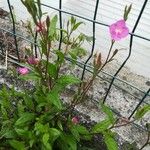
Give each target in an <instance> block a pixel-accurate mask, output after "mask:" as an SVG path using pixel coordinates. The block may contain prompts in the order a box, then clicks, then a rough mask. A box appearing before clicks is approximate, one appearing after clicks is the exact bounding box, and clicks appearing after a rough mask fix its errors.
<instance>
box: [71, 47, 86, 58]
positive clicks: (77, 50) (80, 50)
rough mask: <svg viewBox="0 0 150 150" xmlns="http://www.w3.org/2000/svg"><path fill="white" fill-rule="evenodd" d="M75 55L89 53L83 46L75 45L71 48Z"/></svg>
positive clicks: (79, 55)
mask: <svg viewBox="0 0 150 150" xmlns="http://www.w3.org/2000/svg"><path fill="white" fill-rule="evenodd" d="M70 51H71V52H72V54H74V56H78V57H83V56H85V55H86V54H87V51H86V50H85V49H84V48H82V47H75V48H73V49H71V50H70Z"/></svg>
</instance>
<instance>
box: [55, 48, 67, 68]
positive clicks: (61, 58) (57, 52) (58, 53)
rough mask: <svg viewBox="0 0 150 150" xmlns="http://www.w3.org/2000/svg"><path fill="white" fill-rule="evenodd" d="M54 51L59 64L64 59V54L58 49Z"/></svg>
mask: <svg viewBox="0 0 150 150" xmlns="http://www.w3.org/2000/svg"><path fill="white" fill-rule="evenodd" d="M55 52H56V54H57V56H58V58H59V59H58V60H57V64H58V65H59V64H62V63H63V62H64V60H65V56H64V54H63V53H62V52H61V51H60V50H56V51H55Z"/></svg>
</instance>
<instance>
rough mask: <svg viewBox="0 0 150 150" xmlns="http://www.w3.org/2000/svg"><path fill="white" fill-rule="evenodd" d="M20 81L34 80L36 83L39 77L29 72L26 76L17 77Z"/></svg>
mask: <svg viewBox="0 0 150 150" xmlns="http://www.w3.org/2000/svg"><path fill="white" fill-rule="evenodd" d="M19 78H20V79H24V80H34V81H37V80H39V79H40V76H39V75H38V74H36V73H34V72H30V73H28V74H26V75H20V76H19Z"/></svg>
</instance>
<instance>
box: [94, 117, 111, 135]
mask: <svg viewBox="0 0 150 150" xmlns="http://www.w3.org/2000/svg"><path fill="white" fill-rule="evenodd" d="M110 125H111V121H110V120H109V119H106V120H103V121H101V122H99V123H97V124H96V125H95V126H94V127H93V129H92V132H95V133H101V132H103V131H105V130H107V129H108V128H109V126H110Z"/></svg>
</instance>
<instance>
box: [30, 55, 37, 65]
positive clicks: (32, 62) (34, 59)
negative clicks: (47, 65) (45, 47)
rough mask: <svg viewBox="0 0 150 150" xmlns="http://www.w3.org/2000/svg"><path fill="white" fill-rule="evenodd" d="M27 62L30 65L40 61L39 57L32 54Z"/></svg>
mask: <svg viewBox="0 0 150 150" xmlns="http://www.w3.org/2000/svg"><path fill="white" fill-rule="evenodd" d="M27 62H28V64H30V65H37V64H38V63H39V59H38V58H35V57H34V56H31V57H28V60H27Z"/></svg>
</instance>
